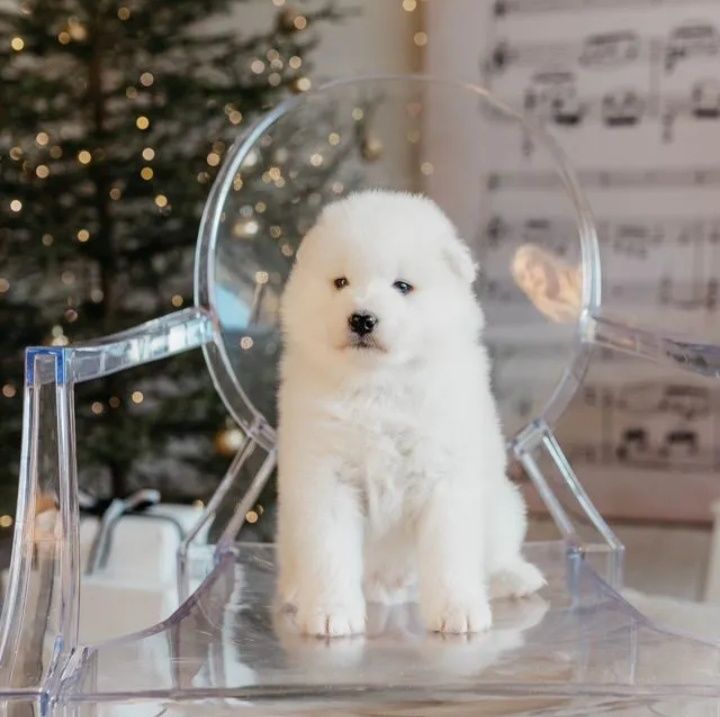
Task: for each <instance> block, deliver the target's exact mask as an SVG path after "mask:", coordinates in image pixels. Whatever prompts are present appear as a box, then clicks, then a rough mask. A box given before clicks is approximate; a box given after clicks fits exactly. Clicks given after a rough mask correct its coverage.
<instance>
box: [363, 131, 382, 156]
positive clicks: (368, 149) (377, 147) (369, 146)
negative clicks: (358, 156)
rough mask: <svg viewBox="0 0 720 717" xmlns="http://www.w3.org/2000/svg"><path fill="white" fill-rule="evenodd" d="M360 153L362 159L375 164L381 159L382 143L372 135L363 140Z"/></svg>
mask: <svg viewBox="0 0 720 717" xmlns="http://www.w3.org/2000/svg"><path fill="white" fill-rule="evenodd" d="M360 151H361V153H362V156H363V159H366V160H368V161H369V162H375V161H376V160H378V159H380V157H382V154H383V143H382V142H381V141H380V140H379V139H378V138H377V137H375V136H374V135H370V136H368V137H365V138H364V139H363V141H362V145H361V148H360Z"/></svg>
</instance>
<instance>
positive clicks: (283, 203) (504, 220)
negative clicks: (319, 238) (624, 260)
mask: <svg viewBox="0 0 720 717" xmlns="http://www.w3.org/2000/svg"><path fill="white" fill-rule="evenodd" d="M364 188H381V189H393V190H404V191H412V192H419V193H422V194H425V195H427V196H429V197H431V198H432V199H433V200H435V201H436V202H437V203H438V205H439V206H440V207H441V208H442V209H443V210H444V211H445V212H446V213H447V214H448V215H449V217H450V219H451V220H452V221H453V222H454V224H455V225H456V226H457V227H458V229H459V231H460V234H461V236H462V237H463V238H464V239H465V240H466V241H467V243H468V244H469V245H470V247H471V248H472V251H473V253H474V255H475V257H476V259H477V262H478V264H479V266H480V272H479V277H478V281H477V286H476V289H477V295H478V298H479V300H480V302H481V304H482V305H483V308H484V310H485V313H486V317H487V328H486V330H485V341H486V343H487V345H488V346H489V348H490V352H491V357H492V360H493V387H494V392H495V395H496V398H497V400H498V402H499V406H500V411H501V414H502V416H503V421H504V426H505V433H506V436H507V437H508V439H511V438H512V437H513V436H514V435H516V434H517V433H518V431H520V430H522V428H523V427H524V426H526V425H527V424H528V423H530V422H531V421H533V420H535V419H539V418H543V419H545V420H547V421H548V422H552V421H554V420H555V418H556V417H557V416H558V415H559V413H560V412H561V411H562V410H563V408H564V407H565V406H566V404H567V401H568V400H569V398H570V396H571V395H572V393H573V391H574V390H575V388H576V386H577V382H578V380H579V378H580V377H581V376H582V373H583V371H584V368H585V364H586V360H587V355H586V350H585V348H584V344H583V342H582V340H581V334H582V325H583V317H584V316H586V315H587V314H588V313H589V312H592V311H593V310H594V308H595V306H596V304H597V303H598V302H599V295H598V292H599V285H600V280H599V261H598V258H597V257H598V252H597V240H596V236H595V231H594V225H593V222H592V219H591V217H590V214H589V211H588V209H587V206H586V203H585V200H584V198H583V196H582V194H581V192H580V190H579V188H578V186H577V183H576V182H575V180H574V178H573V176H572V173H571V172H570V171H569V169H568V167H567V166H566V165H565V163H564V160H563V158H562V156H561V154H560V153H559V151H558V150H557V148H556V146H555V144H554V143H553V142H552V140H550V139H549V138H548V137H547V136H546V135H545V134H544V133H543V132H542V131H540V130H538V129H537V128H533V127H531V126H530V125H529V124H528V123H527V122H525V121H524V120H523V119H522V118H521V117H520V116H519V115H517V114H516V113H514V112H513V111H512V110H510V109H509V108H507V107H506V106H504V105H503V104H501V103H500V102H498V101H497V100H495V99H494V98H493V97H492V96H491V95H489V94H488V93H487V92H486V91H485V90H483V89H482V88H480V87H475V86H470V85H467V84H461V83H456V82H450V81H444V80H436V79H432V78H424V77H380V78H364V79H354V80H350V81H344V82H335V83H333V84H330V85H327V86H325V87H323V88H321V89H319V90H317V91H314V92H309V93H306V94H302V95H298V96H297V97H295V98H292V99H291V100H289V101H287V102H285V103H283V104H281V105H280V106H278V107H277V108H276V109H275V110H274V111H272V112H270V113H269V114H267V115H266V116H265V117H263V118H262V119H261V120H260V121H258V122H257V123H256V124H255V125H254V126H253V127H252V128H251V129H250V130H249V131H248V132H247V133H246V134H245V136H244V137H243V138H242V139H241V140H240V141H239V142H238V143H237V145H236V146H234V147H233V149H232V150H231V151H230V153H229V155H228V156H227V158H226V161H225V164H224V166H223V169H222V171H221V173H220V175H219V177H218V179H217V181H216V183H215V185H214V187H213V190H212V193H211V196H210V198H209V200H208V203H207V206H206V208H205V214H204V217H203V222H202V226H201V230H200V238H199V244H198V254H197V263H196V302H197V303H198V305H200V306H204V307H206V308H209V309H210V310H211V312H212V314H213V316H214V317H215V319H216V322H217V333H216V341H215V343H214V344H213V345H211V346H210V347H208V349H207V351H206V356H207V359H208V364H209V368H210V371H211V373H212V374H213V377H214V379H215V382H216V385H217V387H218V390H219V391H220V393H221V395H222V397H223V399H224V401H225V402H226V404H227V406H228V409H229V410H230V411H231V412H232V414H233V415H234V417H235V418H236V419H237V420H238V421H239V422H240V424H241V425H242V426H243V427H244V428H245V429H246V430H253V431H257V430H258V429H261V432H262V434H263V435H264V436H265V437H266V438H267V439H268V440H269V441H272V437H273V426H274V424H275V418H276V411H275V396H276V388H277V380H278V376H277V365H278V358H279V355H280V352H281V336H280V333H279V322H278V307H279V300H280V296H281V293H282V291H283V286H284V284H285V280H286V279H287V276H288V273H289V271H290V269H291V267H292V264H293V260H294V255H295V251H296V249H297V247H298V245H299V243H300V241H301V239H302V237H303V235H304V234H305V232H306V231H307V230H308V229H309V228H310V227H311V226H312V224H313V222H314V221H315V219H316V217H317V215H318V213H319V212H320V211H321V209H322V208H323V206H324V205H325V204H327V203H329V202H331V201H333V200H335V199H338V198H339V197H342V196H344V195H347V194H348V193H350V192H353V191H355V190H359V189H364Z"/></svg>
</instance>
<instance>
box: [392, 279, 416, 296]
mask: <svg viewBox="0 0 720 717" xmlns="http://www.w3.org/2000/svg"><path fill="white" fill-rule="evenodd" d="M393 288H394V289H397V290H398V291H399V292H400V293H401V294H409V293H410V292H411V291H412V290H413V289H414V288H415V287H414V286H413V285H412V284H408V283H407V281H400V280H399V279H398V281H396V282H395V283H394V284H393Z"/></svg>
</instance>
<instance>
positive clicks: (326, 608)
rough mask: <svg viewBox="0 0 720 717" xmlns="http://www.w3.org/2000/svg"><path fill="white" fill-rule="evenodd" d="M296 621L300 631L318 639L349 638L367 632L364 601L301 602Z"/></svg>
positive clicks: (319, 600) (318, 600) (317, 600)
mask: <svg viewBox="0 0 720 717" xmlns="http://www.w3.org/2000/svg"><path fill="white" fill-rule="evenodd" d="M295 620H296V621H297V625H298V627H299V629H300V631H301V632H302V633H303V634H305V635H314V636H316V637H347V636H348V635H361V634H362V633H364V632H365V603H364V601H363V600H362V599H359V598H354V599H348V600H325V599H322V598H321V599H313V600H307V601H300V602H299V603H298V605H297V612H296V615H295Z"/></svg>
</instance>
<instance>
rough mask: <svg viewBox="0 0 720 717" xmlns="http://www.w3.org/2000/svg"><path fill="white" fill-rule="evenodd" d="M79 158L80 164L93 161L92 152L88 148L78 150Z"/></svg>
mask: <svg viewBox="0 0 720 717" xmlns="http://www.w3.org/2000/svg"><path fill="white" fill-rule="evenodd" d="M77 158H78V162H80V164H90V162H92V154H90V152H88V151H87V150H86V149H81V150H80V151H79V152H78V155H77Z"/></svg>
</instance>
